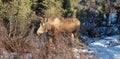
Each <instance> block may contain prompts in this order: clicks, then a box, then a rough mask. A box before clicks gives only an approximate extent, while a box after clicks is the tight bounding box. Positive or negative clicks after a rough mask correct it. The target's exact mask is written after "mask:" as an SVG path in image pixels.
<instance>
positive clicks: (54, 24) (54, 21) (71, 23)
mask: <svg viewBox="0 0 120 59" xmlns="http://www.w3.org/2000/svg"><path fill="white" fill-rule="evenodd" d="M79 28H80V21H79V20H78V19H77V18H66V19H63V18H58V17H52V18H49V19H48V20H47V21H46V22H44V23H41V24H40V27H39V28H38V30H37V34H38V35H41V34H42V33H44V32H48V31H53V33H57V32H58V33H60V32H68V33H72V34H73V36H74V37H78V31H79Z"/></svg>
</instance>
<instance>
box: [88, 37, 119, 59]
mask: <svg viewBox="0 0 120 59" xmlns="http://www.w3.org/2000/svg"><path fill="white" fill-rule="evenodd" d="M89 47H90V49H91V50H93V51H94V52H95V54H96V55H97V56H98V57H99V58H100V59H120V35H115V36H111V37H105V38H103V39H100V40H96V41H95V42H93V43H90V44H89Z"/></svg>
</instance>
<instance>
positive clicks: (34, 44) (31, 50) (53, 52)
mask: <svg viewBox="0 0 120 59" xmlns="http://www.w3.org/2000/svg"><path fill="white" fill-rule="evenodd" d="M52 34H54V35H52V36H51V35H46V33H45V34H43V35H41V36H40V37H38V36H35V35H33V34H31V35H28V36H26V37H24V38H23V37H22V36H13V37H8V34H7V30H6V28H4V26H2V27H1V28H0V48H2V49H3V50H2V52H0V56H1V55H2V56H4V55H6V54H4V53H3V52H4V51H7V52H8V54H7V55H11V53H15V54H12V55H13V57H11V56H9V57H6V59H7V58H8V59H76V57H75V56H74V52H73V50H72V48H74V47H79V46H80V45H79V44H78V42H74V41H73V40H74V38H72V37H71V33H52ZM82 56H83V57H84V55H82ZM1 59H5V58H1Z"/></svg>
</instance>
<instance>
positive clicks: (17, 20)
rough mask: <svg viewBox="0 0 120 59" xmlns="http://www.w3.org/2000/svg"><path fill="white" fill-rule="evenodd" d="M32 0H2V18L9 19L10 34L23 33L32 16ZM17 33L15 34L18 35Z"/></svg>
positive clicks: (0, 1) (0, 2) (0, 17)
mask: <svg viewBox="0 0 120 59" xmlns="http://www.w3.org/2000/svg"><path fill="white" fill-rule="evenodd" d="M32 3H33V2H32V1H31V0H5V1H3V0H0V19H3V21H4V20H8V21H9V23H8V24H6V25H9V35H10V36H11V35H12V34H13V33H14V34H15V33H16V34H19V35H21V34H23V33H24V30H25V28H26V26H27V25H28V24H29V23H30V21H31V18H32V16H31V15H32V11H31V9H30V7H31V5H32ZM16 34H15V35H16Z"/></svg>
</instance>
